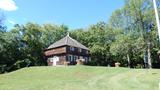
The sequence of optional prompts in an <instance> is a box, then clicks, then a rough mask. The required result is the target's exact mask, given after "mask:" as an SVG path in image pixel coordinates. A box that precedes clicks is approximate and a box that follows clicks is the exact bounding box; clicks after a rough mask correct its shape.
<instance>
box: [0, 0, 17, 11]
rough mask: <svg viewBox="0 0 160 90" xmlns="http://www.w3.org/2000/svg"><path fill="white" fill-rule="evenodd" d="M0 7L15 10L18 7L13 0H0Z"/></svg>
mask: <svg viewBox="0 0 160 90" xmlns="http://www.w3.org/2000/svg"><path fill="white" fill-rule="evenodd" d="M0 9H2V10H5V11H14V10H17V9H18V7H17V6H16V4H15V2H14V1H13V0H0Z"/></svg>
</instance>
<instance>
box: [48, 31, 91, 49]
mask: <svg viewBox="0 0 160 90" xmlns="http://www.w3.org/2000/svg"><path fill="white" fill-rule="evenodd" d="M64 45H68V46H73V47H78V48H82V49H86V50H89V49H88V48H87V47H86V46H84V45H82V44H81V43H79V42H78V41H76V40H75V39H73V38H71V37H70V36H69V34H68V35H67V36H65V37H64V38H62V39H60V40H59V41H57V42H55V43H53V44H52V45H50V46H49V47H48V48H47V49H51V48H56V47H60V46H64Z"/></svg>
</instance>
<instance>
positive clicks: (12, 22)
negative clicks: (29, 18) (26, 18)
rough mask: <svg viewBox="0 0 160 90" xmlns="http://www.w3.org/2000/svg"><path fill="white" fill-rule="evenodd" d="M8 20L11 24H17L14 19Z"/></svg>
mask: <svg viewBox="0 0 160 90" xmlns="http://www.w3.org/2000/svg"><path fill="white" fill-rule="evenodd" d="M8 22H9V23H10V24H13V25H14V24H16V23H15V22H14V21H12V20H8Z"/></svg>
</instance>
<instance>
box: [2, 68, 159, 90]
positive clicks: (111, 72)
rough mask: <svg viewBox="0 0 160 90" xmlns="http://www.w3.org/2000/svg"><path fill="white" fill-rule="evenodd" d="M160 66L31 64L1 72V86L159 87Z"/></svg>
mask: <svg viewBox="0 0 160 90" xmlns="http://www.w3.org/2000/svg"><path fill="white" fill-rule="evenodd" d="M159 82H160V70H158V69H152V70H145V69H127V68H107V67H89V66H69V67H31V68H24V69H21V70H17V71H14V72H11V73H8V74H2V75H0V90H159V89H158V88H159Z"/></svg>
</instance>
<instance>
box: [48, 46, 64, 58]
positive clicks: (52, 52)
mask: <svg viewBox="0 0 160 90" xmlns="http://www.w3.org/2000/svg"><path fill="white" fill-rule="evenodd" d="M62 53H66V47H60V48H55V49H51V50H48V51H45V56H52V55H57V54H62Z"/></svg>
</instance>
